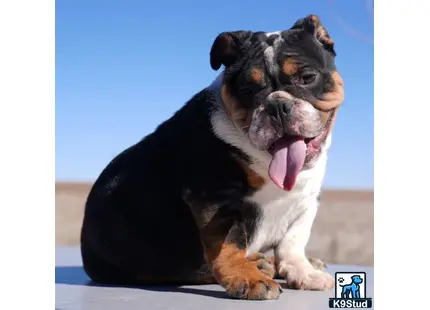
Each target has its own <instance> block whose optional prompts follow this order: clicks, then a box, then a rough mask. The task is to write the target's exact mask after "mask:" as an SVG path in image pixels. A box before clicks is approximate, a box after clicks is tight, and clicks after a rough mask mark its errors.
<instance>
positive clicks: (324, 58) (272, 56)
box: [210, 15, 344, 190]
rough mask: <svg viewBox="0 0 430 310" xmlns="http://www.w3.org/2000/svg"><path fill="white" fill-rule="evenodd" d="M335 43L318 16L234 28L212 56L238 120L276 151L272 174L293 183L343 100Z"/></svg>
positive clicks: (260, 144)
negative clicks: (275, 27)
mask: <svg viewBox="0 0 430 310" xmlns="http://www.w3.org/2000/svg"><path fill="white" fill-rule="evenodd" d="M335 55H336V53H335V50H334V42H333V40H332V39H331V38H330V36H329V34H328V32H327V30H326V29H325V28H324V27H323V25H322V24H321V22H320V20H319V18H318V17H317V16H315V15H309V16H307V17H306V18H303V19H300V20H298V21H297V22H296V23H295V24H294V25H293V26H292V27H291V28H290V29H288V30H285V31H279V32H274V33H266V32H251V31H235V32H224V33H221V34H220V35H219V36H218V37H217V38H216V39H215V41H214V43H213V45H212V49H211V52H210V62H211V66H212V68H213V69H214V70H218V69H219V68H220V67H221V65H224V67H225V71H224V75H223V80H222V83H221V87H220V91H221V99H222V101H223V103H224V105H225V107H226V110H227V112H228V114H229V116H230V118H231V119H232V121H233V122H234V123H235V125H236V127H237V128H239V129H240V130H243V131H244V132H245V134H246V135H247V136H248V137H249V139H250V141H251V143H252V144H253V145H254V146H255V147H256V148H257V149H259V150H261V151H263V152H266V151H267V152H268V153H270V154H271V156H272V160H271V164H270V167H269V176H270V178H271V179H272V180H273V181H274V182H275V184H277V185H278V186H279V187H280V188H283V189H287V190H290V189H291V188H292V187H293V186H294V183H295V180H296V177H297V174H298V173H299V172H300V171H301V170H302V169H303V168H309V167H311V166H312V164H313V163H314V162H315V159H316V158H317V157H318V155H319V153H320V150H321V145H322V144H323V143H324V142H325V140H326V138H327V136H328V134H329V133H330V131H331V130H332V128H333V126H332V125H333V122H334V118H335V115H336V112H337V109H338V107H339V106H340V104H341V103H342V101H343V97H344V90H343V81H342V78H341V76H340V75H339V73H338V72H337V70H336V66H335V61H334V60H335Z"/></svg>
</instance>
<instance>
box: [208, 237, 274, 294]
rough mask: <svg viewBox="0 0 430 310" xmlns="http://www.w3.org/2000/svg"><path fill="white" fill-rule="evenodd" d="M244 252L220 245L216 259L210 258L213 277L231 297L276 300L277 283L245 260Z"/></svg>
mask: <svg viewBox="0 0 430 310" xmlns="http://www.w3.org/2000/svg"><path fill="white" fill-rule="evenodd" d="M245 254H246V250H244V249H239V248H238V247H237V246H235V245H233V244H228V243H222V244H221V245H220V251H219V253H218V255H217V256H216V257H214V256H212V255H213V254H212V253H208V252H207V251H206V257H212V258H213V259H212V266H213V275H214V277H215V278H216V279H217V281H218V283H219V284H220V285H221V286H222V287H224V288H226V290H227V293H228V294H229V295H231V296H236V295H239V296H240V298H243V299H276V298H277V297H278V296H279V288H280V285H279V283H277V282H275V281H273V280H272V279H271V278H270V277H269V276H268V275H266V274H264V273H262V272H261V271H260V270H259V269H258V268H257V266H256V264H255V263H254V262H251V261H249V260H248V259H246V258H245Z"/></svg>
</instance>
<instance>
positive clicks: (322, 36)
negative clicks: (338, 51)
mask: <svg viewBox="0 0 430 310" xmlns="http://www.w3.org/2000/svg"><path fill="white" fill-rule="evenodd" d="M309 17H310V19H312V21H313V22H314V24H315V28H316V32H317V38H318V40H320V41H321V42H322V43H325V44H327V45H329V46H331V47H333V46H334V41H333V40H332V39H331V38H330V35H329V34H328V32H327V29H325V28H324V26H323V25H322V24H321V21H320V19H319V17H318V16H316V15H310V16H309Z"/></svg>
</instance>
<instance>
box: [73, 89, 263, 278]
mask: <svg viewBox="0 0 430 310" xmlns="http://www.w3.org/2000/svg"><path fill="white" fill-rule="evenodd" d="M214 104H215V98H214V97H213V94H212V93H211V92H208V91H206V90H204V91H202V92H200V93H199V94H197V95H196V96H195V97H194V98H192V99H191V100H190V101H189V102H188V103H187V104H186V105H185V106H184V107H183V108H182V109H180V110H179V111H178V112H177V113H176V114H175V115H174V116H172V117H171V118H170V119H169V120H167V121H166V122H164V123H163V124H161V125H160V126H159V127H158V128H157V129H156V130H155V132H153V133H152V134H150V135H148V136H147V137H145V138H144V139H143V140H141V141H140V142H138V143H137V144H135V145H134V146H132V147H130V148H128V149H127V150H125V151H124V152H122V153H121V154H119V155H118V156H117V157H116V158H115V159H114V160H113V161H112V162H111V163H110V164H109V165H108V166H107V167H106V168H105V169H104V171H103V172H102V173H101V175H100V176H99V178H98V179H97V181H96V182H95V184H94V186H93V188H92V189H91V192H90V194H89V196H88V200H87V203H86V209H85V215H84V221H83V226H82V233H81V247H82V256H83V262H84V267H85V270H86V272H87V273H88V275H89V276H90V277H91V278H93V279H94V280H96V281H97V280H98V281H101V282H120V283H134V282H144V283H152V282H163V283H169V282H177V281H178V282H181V283H183V282H194V281H196V279H195V275H196V273H197V272H198V271H199V270H201V269H202V268H205V267H204V265H205V261H204V254H203V249H202V245H201V241H200V238H199V232H198V227H197V225H196V222H195V221H194V218H193V215H192V212H191V210H190V207H189V206H188V205H187V204H186V203H185V202H184V200H183V198H182V197H183V195H184V192H185V191H191V192H192V193H195V194H193V199H194V200H198V199H200V200H201V201H204V204H203V203H202V204H201V205H200V206H201V208H202V210H201V211H202V212H203V211H204V207H205V206H207V205H214V206H217V208H219V209H220V210H221V211H220V212H223V213H224V215H223V216H222V217H223V218H226V219H228V222H227V223H226V224H227V227H226V228H225V229H228V228H229V227H228V226H229V225H230V226H231V225H232V223H233V222H234V219H235V218H237V219H239V217H240V216H241V213H240V212H239V209H240V208H241V204H242V201H243V198H244V197H245V196H247V195H250V194H251V193H252V192H253V189H252V188H251V187H250V186H249V185H248V183H247V176H246V173H245V171H244V169H243V167H242V166H241V165H240V163H239V162H238V161H237V160H236V159H235V157H234V156H233V155H235V156H237V157H240V158H241V159H243V160H245V161H246V160H247V157H246V156H245V155H244V154H243V153H242V152H240V151H239V150H238V149H236V148H234V147H232V146H230V145H228V144H226V143H224V142H223V141H221V140H220V139H218V138H217V137H216V136H215V135H214V133H213V132H212V130H211V127H210V119H209V113H210V111H211V109H212V108H213V105H214ZM196 206H197V204H196ZM246 209H247V210H248V211H247V212H246V213H245V214H249V215H250V216H248V217H247V216H245V219H244V220H240V222H242V223H243V225H246V229H247V230H248V232H251V233H252V229H253V227H254V221H255V219H256V215H257V211H256V210H255V209H254V208H253V207H252V206H248V208H246ZM197 211H198V210H197ZM241 225H242V224H241ZM218 229H220V228H219V227H218ZM222 229H223V228H221V230H222ZM237 234H240V232H237V233H236V235H237ZM231 238H233V239H235V238H236V237H234V236H233V237H231ZM239 243H241V244H242V246H244V243H245V240H242V241H239Z"/></svg>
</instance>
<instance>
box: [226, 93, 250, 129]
mask: <svg viewBox="0 0 430 310" xmlns="http://www.w3.org/2000/svg"><path fill="white" fill-rule="evenodd" d="M221 100H222V102H223V103H224V106H225V108H226V110H227V113H228V115H229V116H230V119H231V120H232V121H233V122H234V123H235V124H236V126H237V127H238V128H239V129H241V130H246V129H248V127H249V125H250V124H251V121H252V112H251V111H248V110H246V109H244V108H241V107H240V105H239V103H238V102H237V100H236V99H234V98H233V97H232V96H231V95H230V91H229V90H228V87H227V86H226V85H222V86H221Z"/></svg>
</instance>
